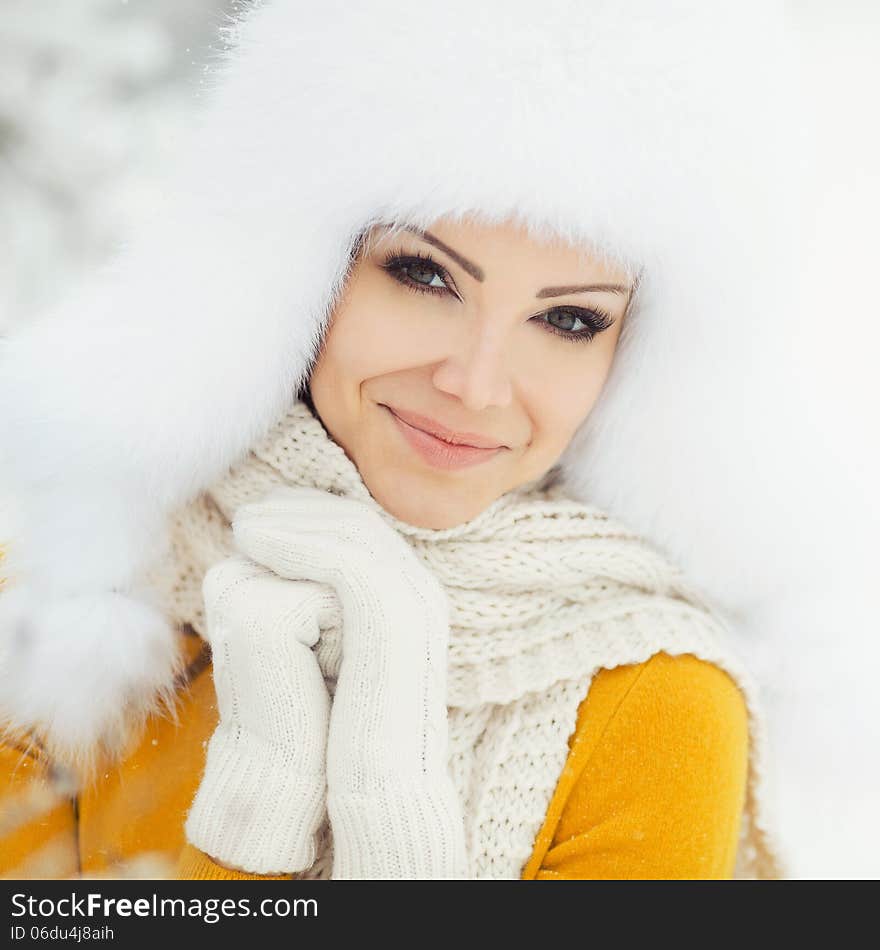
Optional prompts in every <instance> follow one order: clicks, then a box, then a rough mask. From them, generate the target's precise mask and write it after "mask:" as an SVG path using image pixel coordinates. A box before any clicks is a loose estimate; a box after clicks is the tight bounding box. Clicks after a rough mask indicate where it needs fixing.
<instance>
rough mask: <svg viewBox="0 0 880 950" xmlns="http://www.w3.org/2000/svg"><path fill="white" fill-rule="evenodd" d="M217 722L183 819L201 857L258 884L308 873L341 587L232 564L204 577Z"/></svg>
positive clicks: (319, 812)
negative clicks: (328, 659) (325, 642)
mask: <svg viewBox="0 0 880 950" xmlns="http://www.w3.org/2000/svg"><path fill="white" fill-rule="evenodd" d="M202 591H203V594H204V599H205V612H206V621H207V623H206V626H207V636H208V639H209V640H210V643H211V649H212V653H213V664H214V687H215V690H216V693H217V703H218V707H219V722H218V724H217V728H216V729H215V731H214V734H213V735H212V736H211V739H210V742H209V743H208V751H207V761H206V765H205V774H204V777H203V778H202V781H201V784H200V785H199V789H198V792H197V793H196V796H195V799H194V801H193V805H192V808H191V809H190V812H189V817H188V818H187V821H186V826H185V830H186V835H187V838H188V839H189V841H190V842H191V843H192V844H194V845H195V846H196V847H197V848H200V849H201V850H202V851H204V852H206V853H207V854H209V855H211V856H212V857H214V858H216V859H218V860H220V861H222V862H223V863H224V864H227V865H231V866H233V867H237V868H240V869H242V870H245V871H250V872H251V873H255V874H283V873H290V872H294V871H301V870H305V869H307V868H309V867H311V865H312V864H313V863H314V861H315V856H316V842H315V834H316V832H317V830H318V828H319V826H320V824H321V822H322V820H323V817H324V813H325V805H326V773H325V757H326V745H327V733H328V729H329V715H330V697H329V695H328V693H327V688H326V686H325V684H324V677H323V674H322V673H321V668H320V666H319V665H318V660H317V657H316V656H315V654H314V652H313V651H312V649H311V647H312V646H313V645H314V644H315V643H316V642H317V640H318V637H319V634H320V630H321V629H322V628H326V627H327V626H328V625H329V624H331V623H332V622H333V619H334V617H335V618H338V616H339V603H338V599H337V597H336V594H335V592H334V591H333V590H332V588H330V587H328V586H327V585H324V584H317V583H314V582H312V581H310V580H303V581H290V580H285V579H283V578H280V577H278V576H277V575H275V574H273V573H272V572H271V571H268V570H267V569H266V568H264V567H261V566H260V565H258V564H254V563H253V562H251V561H249V560H247V559H246V558H244V557H240V556H234V557H231V558H227V559H226V560H225V561H221V562H220V563H219V564H217V565H215V566H214V567H212V568H211V569H210V570H209V571H208V572H207V574H206V575H205V579H204V583H203V585H202Z"/></svg>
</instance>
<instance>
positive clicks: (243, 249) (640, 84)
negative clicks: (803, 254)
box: [0, 0, 788, 745]
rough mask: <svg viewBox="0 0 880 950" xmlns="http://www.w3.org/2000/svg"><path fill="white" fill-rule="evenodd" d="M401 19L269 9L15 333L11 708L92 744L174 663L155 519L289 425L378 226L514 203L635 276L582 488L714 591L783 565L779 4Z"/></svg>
mask: <svg viewBox="0 0 880 950" xmlns="http://www.w3.org/2000/svg"><path fill="white" fill-rule="evenodd" d="M401 10H402V8H401V5H400V3H399V2H395V0H371V2H367V3H361V4H351V3H348V2H341V0H326V2H322V3H319V4H304V3H292V2H275V3H262V4H255V5H254V8H253V10H252V11H251V12H250V13H249V14H248V15H247V16H246V18H245V19H243V20H242V21H240V22H237V23H236V26H235V28H234V30H232V31H231V35H230V39H231V40H232V41H233V42H232V45H231V48H230V51H229V53H228V54H227V56H226V59H225V62H224V64H223V66H222V68H221V69H219V70H218V72H217V75H216V77H215V81H214V83H213V88H212V89H211V95H210V96H208V97H207V98H206V100H205V104H204V106H203V109H202V113H201V115H200V118H199V122H198V124H197V125H198V127H197V129H196V131H195V133H194V135H193V139H192V141H191V142H190V143H189V144H188V146H187V152H186V155H184V156H183V157H182V159H181V162H180V163H179V165H177V166H176V167H175V168H174V169H173V170H171V171H170V172H169V177H168V182H167V186H166V187H165V188H164V194H165V196H166V200H165V201H164V203H163V204H162V206H161V207H158V208H157V209H156V211H155V214H154V215H153V216H152V218H151V220H150V221H148V222H145V223H144V224H143V226H142V227H141V228H140V230H139V231H138V232H137V233H136V234H134V235H133V236H132V238H131V241H130V243H129V245H128V246H127V247H126V248H124V250H123V251H122V253H121V254H120V255H119V256H118V257H117V259H116V260H115V261H114V262H113V263H112V265H111V266H109V267H108V268H106V269H105V271H104V272H103V273H101V274H99V275H97V276H96V279H95V280H94V282H93V284H92V285H91V286H90V287H88V288H86V289H84V290H83V291H82V292H80V293H79V295H78V296H77V297H76V298H75V299H71V300H69V301H68V302H66V303H65V304H64V305H63V306H61V307H59V308H57V309H56V310H55V311H54V312H52V313H50V314H47V315H46V316H45V317H44V318H43V319H41V320H40V321H38V322H36V323H33V324H29V325H27V326H25V327H23V328H21V329H20V330H19V331H18V332H16V333H15V335H14V336H12V337H11V338H9V339H7V340H5V341H2V347H0V406H2V407H3V409H2V413H0V478H2V484H0V489H2V490H3V492H4V496H5V497H6V499H7V503H8V504H10V505H12V504H14V506H15V510H16V513H17V515H18V516H19V517H20V525H21V527H20V530H16V531H14V532H13V533H12V534H10V535H9V536H8V544H9V547H10V550H11V551H14V552H15V556H16V557H17V558H19V561H18V563H19V565H20V568H19V570H18V571H17V572H16V573H17V581H16V583H18V584H20V585H21V591H20V596H18V597H16V598H15V599H14V600H13V601H12V602H9V603H7V604H6V606H5V609H4V611H3V614H2V616H0V644H2V645H3V649H2V652H0V663H2V666H0V682H2V683H3V684H4V686H3V691H2V693H0V704H2V714H3V715H6V716H9V717H10V718H11V719H12V720H13V721H15V722H18V723H25V724H28V725H34V726H36V725H38V724H41V725H43V726H48V728H49V729H50V731H51V732H52V733H54V735H55V737H56V739H57V741H58V743H59V744H65V745H73V744H82V745H86V744H88V743H90V742H93V741H100V740H103V739H106V737H107V736H111V737H112V736H114V735H117V736H118V735H119V734H120V732H119V722H120V720H119V711H120V709H121V708H122V706H123V705H124V704H125V703H126V702H127V700H126V697H131V696H134V697H140V699H141V701H144V697H145V696H146V695H147V693H148V691H149V690H150V689H151V688H152V687H153V686H154V685H156V684H158V683H160V682H164V681H166V680H167V676H168V675H169V673H170V671H171V668H172V666H173V663H172V658H171V651H170V644H171V635H170V633H169V631H168V629H167V627H166V629H164V630H163V629H161V626H160V623H159V620H158V618H157V615H156V613H155V611H154V610H153V609H150V608H148V607H141V606H139V605H138V604H137V603H136V600H137V598H138V596H139V595H138V594H137V592H136V590H135V589H134V588H135V585H136V579H137V577H138V575H139V573H140V571H141V569H142V568H143V567H144V566H145V564H146V563H148V562H149V560H150V559H151V558H154V557H155V556H156V554H157V552H160V551H161V546H162V544H163V539H162V537H161V533H160V532H161V529H162V525H163V523H164V518H165V516H166V515H167V514H168V512H169V511H171V510H172V509H173V508H175V507H177V506H178V505H180V504H183V503H185V502H186V501H188V500H190V499H192V498H193V497H195V496H196V495H197V494H198V493H199V492H200V491H203V490H204V489H206V488H207V487H208V486H210V485H211V484H212V483H213V482H214V481H215V480H216V479H218V478H219V477H220V476H222V475H223V474H224V473H225V472H226V471H227V470H228V468H229V467H230V466H231V465H232V464H234V463H235V462H236V460H238V459H240V458H241V457H243V456H244V454H245V453H246V452H247V450H248V448H249V447H250V446H251V445H252V444H253V443H254V442H255V441H256V440H258V439H259V438H261V437H262V436H263V435H265V433H266V432H267V431H268V430H269V428H270V427H271V426H272V424H273V423H274V422H275V421H276V420H277V419H278V418H280V416H281V415H282V413H283V412H284V410H285V408H286V407H287V406H288V405H289V403H290V402H291V400H292V399H293V398H294V395H295V393H296V392H297V391H298V390H299V388H300V387H301V386H302V384H303V383H304V382H305V381H306V379H307V377H308V372H309V369H310V366H311V363H312V362H313V360H314V357H315V354H316V353H317V349H318V345H319V342H320V338H321V334H322V331H323V328H324V325H325V323H326V320H327V317H328V315H329V314H330V313H331V311H332V308H333V303H334V301H335V299H336V296H337V294H338V293H339V291H340V290H341V288H342V286H343V283H344V279H345V276H346V269H347V267H348V264H349V254H350V250H351V248H352V246H353V244H354V242H355V240H356V238H357V237H358V235H359V234H360V233H362V231H363V230H364V229H365V228H367V227H369V226H370V225H371V224H372V223H375V222H376V221H380V220H388V221H398V222H401V223H403V222H405V223H409V224H415V225H419V226H429V225H430V223H431V222H432V221H433V220H434V219H436V218H437V217H440V216H444V215H449V216H452V217H461V216H464V215H468V214H478V215H480V216H481V217H483V218H484V219H485V220H487V221H500V220H504V219H507V218H515V219H518V220H520V221H521V222H522V223H524V224H526V225H527V226H528V227H529V228H530V229H531V231H532V233H533V234H534V235H535V236H536V237H542V236H543V237H561V238H563V239H564V240H567V241H571V242H573V243H575V244H578V245H582V246H588V245H589V246H592V247H593V248H594V249H597V250H599V251H601V252H603V253H606V254H608V255H609V256H611V257H612V258H614V259H615V260H618V261H621V262H623V263H625V264H627V265H628V266H629V267H630V268H631V269H633V270H634V271H635V270H636V269H637V270H638V271H639V273H640V275H641V283H640V289H639V293H638V295H637V300H636V302H635V306H634V307H633V309H632V311H631V316H630V318H629V319H628V322H627V327H626V328H625V330H624V336H623V338H622V339H621V342H620V350H619V357H618V359H617V361H616V364H615V368H614V370H613V372H612V378H611V379H610V380H609V384H608V386H607V388H606V391H605V393H604V394H603V397H602V399H601V401H600V405H599V406H598V407H597V409H596V411H595V412H594V413H593V415H592V416H591V417H590V419H589V420H587V423H586V424H585V426H584V428H583V430H582V432H581V433H579V434H578V437H577V439H576V440H575V441H574V442H573V443H572V445H571V446H570V449H569V450H568V451H567V452H566V454H565V456H564V471H565V474H566V476H567V478H568V479H569V482H570V485H571V486H572V490H573V491H574V492H575V493H576V494H578V496H579V497H583V498H584V499H585V500H589V501H590V502H592V503H595V504H597V505H599V506H602V507H605V508H606V509H607V510H608V511H609V513H611V514H613V515H614V516H616V517H619V518H620V519H621V520H623V521H626V522H627V523H629V524H630V525H632V526H633V527H634V528H635V529H636V530H638V531H640V532H642V533H643V534H644V535H645V536H646V537H647V538H649V539H652V540H654V541H655V542H656V543H658V544H659V545H660V546H661V547H662V548H664V549H665V550H666V551H667V552H668V553H669V554H671V555H672V556H673V557H674V558H675V559H676V560H678V561H679V562H681V563H682V565H683V567H684V568H685V569H686V570H689V571H691V572H692V574H693V576H694V578H695V580H696V581H698V582H702V583H703V584H704V585H705V586H706V589H707V590H708V591H709V592H710V593H711V594H713V596H714V597H715V598H716V600H717V601H718V602H719V603H724V604H726V605H730V606H732V607H736V606H738V605H742V604H743V603H744V602H746V601H748V599H749V598H750V597H752V596H754V594H755V589H754V586H755V585H761V586H762V587H766V586H767V585H768V584H771V585H772V583H774V582H775V579H776V578H777V577H778V565H779V558H778V553H779V547H778V545H776V544H775V543H773V541H772V539H773V538H774V537H782V536H784V534H785V530H786V528H785V525H784V524H783V522H781V521H779V518H778V517H777V516H778V511H777V509H776V508H775V507H774V498H775V494H774V491H773V486H774V485H778V483H779V477H780V475H781V474H782V472H781V469H780V470H773V471H768V470H766V469H764V470H762V469H760V468H759V467H758V466H756V464H755V458H756V457H764V456H762V455H761V453H762V452H763V451H764V450H765V449H767V447H768V445H769V444H771V440H772V436H773V433H774V431H776V430H777V429H778V427H777V426H775V425H774V423H773V421H772V419H770V420H768V419H767V416H768V408H767V407H768V406H771V405H773V404H775V396H776V391H775V388H774V387H775V386H776V385H777V382H776V380H775V377H773V374H772V373H769V372H768V371H769V369H770V367H769V364H763V363H760V360H759V359H756V358H754V357H755V351H757V350H758V349H760V347H759V346H758V345H757V343H756V341H757V340H759V339H762V334H763V335H766V332H767V328H766V322H767V314H768V313H772V314H774V316H775V318H776V319H777V320H780V321H782V322H783V324H784V319H783V315H784V313H785V307H784V306H783V305H782V304H781V303H780V288H781V287H785V286H786V281H785V279H784V277H780V273H779V269H780V267H781V265H782V262H781V261H780V252H779V249H780V248H783V247H785V245H786V240H783V239H782V238H781V237H780V228H781V227H782V226H784V225H785V224H787V222H788V219H787V217H786V209H785V207H784V206H783V204H782V192H781V190H780V187H781V184H782V176H780V174H779V171H780V170H779V168H776V167H774V165H773V162H774V159H775V157H776V156H779V161H780V162H781V161H782V160H783V159H782V157H781V156H782V155H783V152H782V149H781V145H780V143H779V134H780V129H779V125H780V123H779V118H780V115H781V114H783V112H782V111H781V110H780V106H779V96H780V95H781V90H782V89H783V85H782V76H783V74H784V72H785V58H784V56H783V48H782V47H783V45H784V41H783V34H784V30H783V27H782V18H781V10H780V7H779V6H777V5H776V4H773V3H767V2H757V0H753V2H744V3H737V4H724V5H720V6H719V5H717V4H712V5H707V4H704V3H699V2H673V3H671V4H669V3H667V4H663V5H658V4H656V3H653V2H647V0H642V2H628V3H627V2H619V0H616V2H613V3H611V2H605V0H593V2H584V0H576V2H575V0H545V2H544V3H542V5H541V7H540V10H538V9H536V8H535V6H534V4H533V3H526V2H522V0H493V2H489V3H482V4H476V5H473V4H470V3H465V2H464V0H451V2H449V3H447V4H445V5H444V10H443V15H442V16H439V17H438V16H436V15H435V14H434V13H433V12H428V13H419V12H418V11H415V12H414V11H413V9H412V8H411V7H407V8H406V13H405V15H401ZM744 63H746V64H747V68H744V66H743V64H744ZM731 353H734V354H735V357H734V358H731ZM756 453H757V456H756ZM771 455H772V452H771ZM767 457H768V458H769V457H770V456H767ZM768 486H770V490H768ZM774 532H775V533H774ZM768 537H769V538H770V539H771V540H770V542H768V543H763V544H756V541H762V542H767V539H768ZM759 550H763V551H766V552H767V556H766V558H763V559H762V558H761V557H760V556H758V554H757V552H758V551H759ZM744 564H751V565H752V569H751V570H750V571H748V572H746V571H744V570H743V567H742V566H743V565H744ZM6 597H7V595H6V594H5V593H4V595H3V599H4V600H5V599H6ZM28 605H30V606H28ZM22 617H26V619H27V627H26V630H28V631H30V633H31V634H32V636H28V637H26V638H25V639H24V640H22V639H20V638H19V634H20V631H21V629H22V627H21V619H20V618H22ZM99 656H100V662H99V664H98V665H95V661H96V657H99ZM137 671H140V673H141V675H140V676H139V677H138V676H135V674H136V673H137ZM62 687H63V688H62ZM105 718H109V723H110V724H109V726H105V725H104V724H103V720H104V719H105Z"/></svg>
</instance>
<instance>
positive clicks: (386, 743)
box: [236, 488, 467, 880]
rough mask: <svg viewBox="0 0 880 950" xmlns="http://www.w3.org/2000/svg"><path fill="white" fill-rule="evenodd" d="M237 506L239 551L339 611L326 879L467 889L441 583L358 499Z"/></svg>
mask: <svg viewBox="0 0 880 950" xmlns="http://www.w3.org/2000/svg"><path fill="white" fill-rule="evenodd" d="M245 507H246V509H247V510H246V512H243V514H244V515H245V517H243V518H241V519H240V520H239V521H238V524H237V526H236V540H237V543H238V546H239V548H240V549H241V550H242V551H244V552H245V553H247V554H248V555H249V556H250V557H252V558H253V559H254V560H255V561H258V562H259V563H261V564H265V565H266V566H267V567H270V568H272V570H274V571H276V573H278V574H280V575H282V576H283V577H288V578H304V579H310V580H314V581H317V582H322V583H327V584H330V585H332V586H333V587H334V588H335V589H336V592H337V594H338V595H339V600H340V603H341V605H342V616H343V633H342V653H343V656H342V665H341V668H340V672H339V679H338V682H337V685H336V691H335V693H334V697H333V709H332V712H331V717H330V733H329V740H328V747H327V808H328V812H329V816H330V824H331V827H332V830H333V843H334V854H333V878H334V879H336V880H340V879H374V878H417V879H426V878H464V877H465V876H466V873H467V862H466V852H465V840H464V822H463V817H462V812H461V803H460V801H459V796H458V793H457V791H456V789H455V786H454V784H453V782H452V778H451V775H450V773H449V765H448V721H447V710H446V673H447V663H448V657H447V650H448V643H449V603H448V599H447V596H446V592H445V591H444V589H443V587H442V585H441V584H440V582H439V581H438V580H437V579H436V578H435V577H434V575H433V574H432V573H431V572H430V571H429V570H428V569H427V568H426V567H425V566H424V565H423V564H422V563H421V561H420V560H419V559H418V557H417V555H416V553H415V552H414V551H413V550H412V548H411V547H410V546H409V544H408V543H407V542H406V541H405V539H404V538H403V537H402V536H401V535H400V534H398V533H397V532H396V531H395V530H394V529H393V528H392V527H391V526H390V525H388V524H387V523H386V522H385V521H384V520H383V519H382V517H381V516H380V515H379V514H378V513H377V512H375V511H372V510H371V509H369V508H368V507H366V506H365V505H363V504H362V503H361V502H359V501H356V500H354V499H349V498H341V497H339V496H336V495H333V494H330V493H329V492H324V491H320V490H318V489H313V488H282V489H278V490H276V491H273V492H272V493H270V494H269V495H268V496H266V498H264V499H263V500H261V501H260V502H257V503H255V504H252V505H248V506H245ZM240 513H241V512H240Z"/></svg>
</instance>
